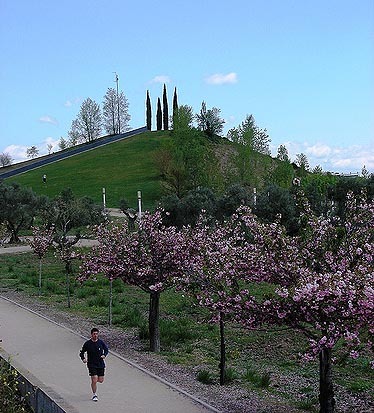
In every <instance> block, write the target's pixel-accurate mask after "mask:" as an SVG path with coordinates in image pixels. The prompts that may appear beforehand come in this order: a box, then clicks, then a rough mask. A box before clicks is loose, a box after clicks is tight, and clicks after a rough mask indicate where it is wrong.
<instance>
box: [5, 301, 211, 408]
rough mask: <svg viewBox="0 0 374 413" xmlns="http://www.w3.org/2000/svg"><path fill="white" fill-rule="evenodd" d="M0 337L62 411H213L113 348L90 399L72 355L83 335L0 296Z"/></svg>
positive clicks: (82, 373) (19, 366)
mask: <svg viewBox="0 0 374 413" xmlns="http://www.w3.org/2000/svg"><path fill="white" fill-rule="evenodd" d="M0 340H2V342H1V344H0V352H1V353H3V355H10V362H11V364H12V365H13V366H14V367H15V368H17V369H18V370H19V371H20V372H21V373H22V374H24V375H25V376H26V377H27V378H28V379H29V380H30V381H31V382H32V381H33V380H34V384H37V385H38V387H40V388H41V389H42V390H44V391H45V392H46V393H48V394H49V395H50V396H52V398H53V399H55V400H58V401H61V403H60V402H59V404H60V405H61V406H62V407H63V408H64V409H65V411H66V412H67V413H96V412H100V413H121V412H124V413H209V412H212V411H215V412H217V410H215V409H213V408H210V406H208V405H206V404H204V403H202V402H200V401H199V400H197V399H195V398H194V397H193V396H191V397H190V396H189V395H187V394H184V393H183V392H181V391H179V389H177V388H174V387H173V386H171V385H168V384H167V383H166V382H165V381H163V380H162V379H159V378H157V377H156V376H154V375H151V374H149V373H147V372H146V371H145V370H143V369H140V368H137V367H136V365H135V364H132V363H131V362H129V361H127V360H126V359H124V358H122V357H121V356H119V355H118V354H116V353H113V352H110V354H109V355H108V358H107V359H106V365H107V369H106V376H105V382H104V383H103V384H101V385H100V384H98V396H99V401H98V402H97V403H95V402H93V401H92V400H91V390H90V379H89V377H88V374H87V367H86V365H85V364H83V363H82V362H81V360H80V358H79V356H78V353H79V350H80V348H81V347H82V344H83V342H84V340H85V338H83V337H81V336H80V335H79V334H77V333H75V332H73V331H71V330H69V329H67V328H65V327H62V326H60V325H58V324H57V323H55V322H53V321H51V320H48V319H47V318H45V317H43V316H41V315H39V314H37V313H35V312H33V311H30V310H28V309H26V308H24V307H22V306H20V305H17V304H16V303H14V302H12V301H9V300H7V299H5V298H3V297H1V296H0ZM35 381H37V383H35Z"/></svg>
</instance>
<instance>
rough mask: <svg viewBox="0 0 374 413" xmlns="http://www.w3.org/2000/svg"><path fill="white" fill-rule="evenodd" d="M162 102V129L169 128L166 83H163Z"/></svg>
mask: <svg viewBox="0 0 374 413" xmlns="http://www.w3.org/2000/svg"><path fill="white" fill-rule="evenodd" d="M162 104H163V108H164V130H168V129H169V108H168V97H167V95H166V85H165V83H164V94H163V97H162Z"/></svg>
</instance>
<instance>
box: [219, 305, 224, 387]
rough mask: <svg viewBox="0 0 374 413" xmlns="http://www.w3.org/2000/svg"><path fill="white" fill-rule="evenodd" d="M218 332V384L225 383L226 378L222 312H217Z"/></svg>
mask: <svg viewBox="0 0 374 413" xmlns="http://www.w3.org/2000/svg"><path fill="white" fill-rule="evenodd" d="M219 333H220V340H221V358H220V363H219V384H225V379H226V377H225V376H226V344H225V324H224V313H223V312H220V313H219Z"/></svg>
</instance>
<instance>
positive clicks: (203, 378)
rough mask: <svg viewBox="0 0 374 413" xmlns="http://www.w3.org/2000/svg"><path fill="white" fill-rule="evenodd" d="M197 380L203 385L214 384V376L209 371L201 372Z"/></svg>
mask: <svg viewBox="0 0 374 413" xmlns="http://www.w3.org/2000/svg"><path fill="white" fill-rule="evenodd" d="M196 378H197V380H198V381H199V382H200V383H203V384H212V383H213V381H214V380H213V376H212V374H211V373H210V371H208V370H199V371H198V373H197V376H196Z"/></svg>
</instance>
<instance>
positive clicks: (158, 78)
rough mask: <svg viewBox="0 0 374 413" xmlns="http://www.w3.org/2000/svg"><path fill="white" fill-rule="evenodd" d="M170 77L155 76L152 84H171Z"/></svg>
mask: <svg viewBox="0 0 374 413" xmlns="http://www.w3.org/2000/svg"><path fill="white" fill-rule="evenodd" d="M170 80H171V79H170V77H169V76H166V75H158V76H155V77H154V78H153V79H152V80H151V82H150V83H170Z"/></svg>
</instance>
